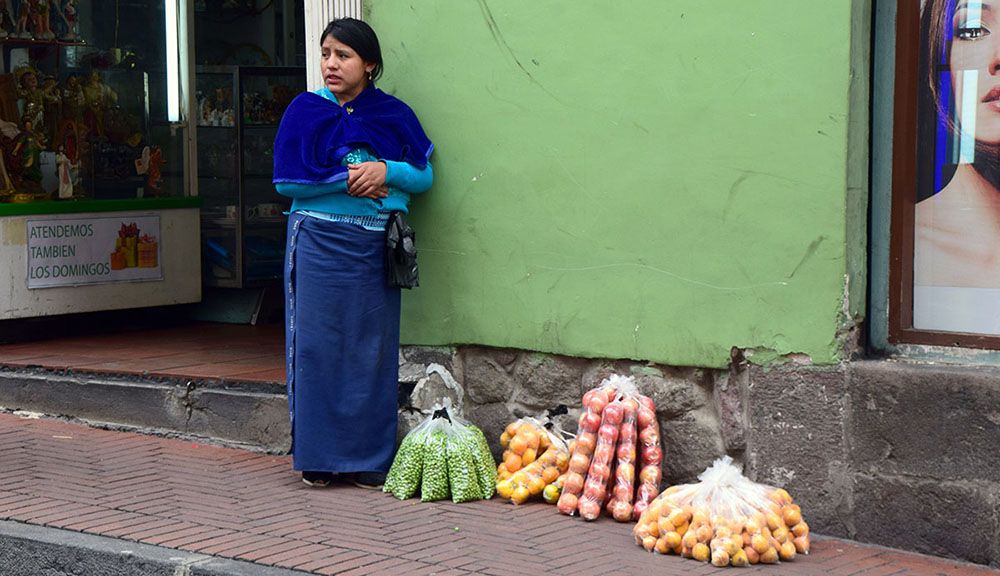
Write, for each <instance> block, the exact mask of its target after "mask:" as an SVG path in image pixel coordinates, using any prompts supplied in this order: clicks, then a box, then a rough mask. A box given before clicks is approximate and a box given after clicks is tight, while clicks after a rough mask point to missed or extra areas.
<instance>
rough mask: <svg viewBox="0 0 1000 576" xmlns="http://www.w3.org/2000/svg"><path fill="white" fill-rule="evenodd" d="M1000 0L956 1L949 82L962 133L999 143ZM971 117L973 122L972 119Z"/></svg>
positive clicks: (984, 140)
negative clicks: (953, 94) (953, 88)
mask: <svg viewBox="0 0 1000 576" xmlns="http://www.w3.org/2000/svg"><path fill="white" fill-rule="evenodd" d="M997 10H1000V1H995V2H994V1H989V0H958V2H957V5H956V7H955V14H954V17H953V18H952V21H951V22H950V23H949V22H945V25H946V26H948V25H950V26H951V62H950V64H951V71H952V75H951V81H952V83H953V85H954V87H955V108H956V111H957V113H958V122H959V125H960V126H962V130H963V132H967V133H970V134H971V135H972V136H974V137H975V139H976V140H979V141H981V142H987V143H994V144H996V143H1000V25H998V24H1000V14H998V13H997ZM973 120H974V121H973Z"/></svg>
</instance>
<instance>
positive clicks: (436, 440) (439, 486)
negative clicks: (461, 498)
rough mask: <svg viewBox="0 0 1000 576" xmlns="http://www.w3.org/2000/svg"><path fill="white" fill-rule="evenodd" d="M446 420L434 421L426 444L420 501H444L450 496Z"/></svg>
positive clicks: (430, 426) (447, 427) (447, 426)
mask: <svg viewBox="0 0 1000 576" xmlns="http://www.w3.org/2000/svg"><path fill="white" fill-rule="evenodd" d="M449 428H450V425H449V424H448V422H447V421H446V420H444V419H440V418H439V419H433V420H431V423H430V425H429V427H428V432H427V441H426V442H425V443H424V465H423V474H422V476H421V479H420V501H421V502H434V501H435V500H444V499H445V498H447V497H448V495H449V494H450V485H449V483H448V437H449V433H448V429H449Z"/></svg>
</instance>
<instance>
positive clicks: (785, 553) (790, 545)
mask: <svg viewBox="0 0 1000 576" xmlns="http://www.w3.org/2000/svg"><path fill="white" fill-rule="evenodd" d="M778 557H779V558H781V559H782V560H794V559H795V543H794V542H791V541H789V542H785V543H784V544H782V545H781V549H780V550H778Z"/></svg>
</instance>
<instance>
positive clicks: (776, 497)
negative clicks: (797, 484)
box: [770, 488, 792, 506]
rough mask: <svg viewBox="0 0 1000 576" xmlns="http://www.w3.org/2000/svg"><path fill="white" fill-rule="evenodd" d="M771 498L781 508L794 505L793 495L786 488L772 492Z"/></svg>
mask: <svg viewBox="0 0 1000 576" xmlns="http://www.w3.org/2000/svg"><path fill="white" fill-rule="evenodd" d="M770 498H771V500H772V501H773V502H776V503H778V504H779V505H781V506H784V505H785V504H791V503H792V496H791V494H789V493H788V492H787V491H786V490H785V489H784V488H778V489H777V490H775V491H774V492H771V494H770Z"/></svg>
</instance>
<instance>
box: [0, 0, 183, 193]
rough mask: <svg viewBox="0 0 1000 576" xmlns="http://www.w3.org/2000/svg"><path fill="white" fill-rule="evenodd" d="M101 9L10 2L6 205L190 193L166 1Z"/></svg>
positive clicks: (4, 77)
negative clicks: (173, 90) (169, 64)
mask: <svg viewBox="0 0 1000 576" xmlns="http://www.w3.org/2000/svg"><path fill="white" fill-rule="evenodd" d="M116 4H117V3H116ZM102 6H103V5H101V4H100V3H97V2H79V1H77V0H50V1H35V0H0V207H2V206H3V205H4V204H8V205H9V204H35V205H39V206H40V205H41V203H45V202H50V201H63V200H75V201H79V200H84V201H90V200H123V199H137V198H156V197H164V196H173V197H177V196H184V195H185V193H186V190H185V179H184V162H183V158H184V156H185V151H184V140H185V139H186V137H185V135H184V130H185V128H184V127H183V126H182V125H181V124H179V123H176V122H173V123H172V122H170V121H168V119H167V105H166V100H167V99H166V83H167V80H166V75H167V73H166V63H165V59H166V58H167V55H166V54H165V36H164V34H165V33H164V18H165V15H164V13H163V5H162V2H161V3H160V4H159V5H157V4H156V3H155V2H153V1H152V0H130V1H129V2H123V3H121V4H120V5H118V9H116V10H113V11H112V13H113V16H114V17H113V18H110V17H109V14H108V13H101V9H102ZM39 209H41V207H40V208H39Z"/></svg>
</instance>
